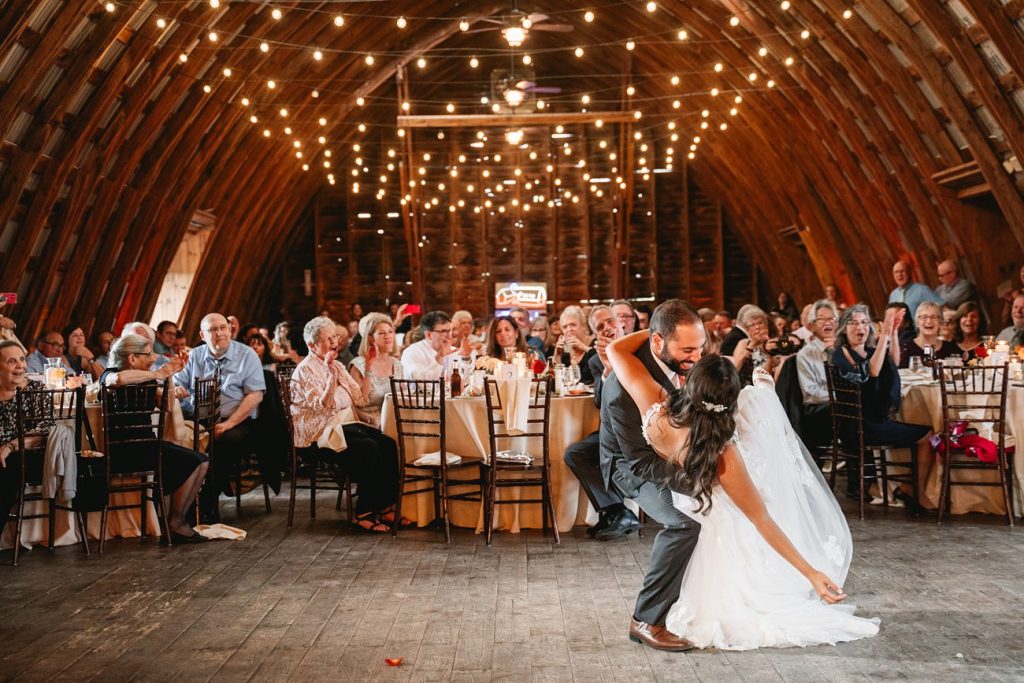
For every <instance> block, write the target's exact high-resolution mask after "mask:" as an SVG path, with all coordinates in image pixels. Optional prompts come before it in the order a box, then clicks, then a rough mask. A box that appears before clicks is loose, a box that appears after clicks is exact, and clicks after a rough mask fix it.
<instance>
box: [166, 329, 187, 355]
mask: <svg viewBox="0 0 1024 683" xmlns="http://www.w3.org/2000/svg"><path fill="white" fill-rule="evenodd" d="M191 350H192V349H190V348H189V346H188V337H186V336H185V333H184V332H182V331H181V330H178V333H177V334H176V335H174V346H173V347H172V348H171V355H172V356H182V357H184V356H186V355H188V352H189V351H191Z"/></svg>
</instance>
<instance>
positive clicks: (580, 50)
mask: <svg viewBox="0 0 1024 683" xmlns="http://www.w3.org/2000/svg"><path fill="white" fill-rule="evenodd" d="M573 54H574V55H576V56H577V57H582V56H583V48H582V47H578V48H576V49H575V50H573Z"/></svg>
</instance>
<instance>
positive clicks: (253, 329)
mask: <svg viewBox="0 0 1024 683" xmlns="http://www.w3.org/2000/svg"><path fill="white" fill-rule="evenodd" d="M257 334H260V326H259V325H257V324H256V323H246V324H244V325H242V326H241V327H240V328H238V336H237V337H235V341H240V342H242V343H243V344H245V345H248V344H249V339H250V338H252V337H253V336H254V335H257ZM157 336H159V332H158V333H157Z"/></svg>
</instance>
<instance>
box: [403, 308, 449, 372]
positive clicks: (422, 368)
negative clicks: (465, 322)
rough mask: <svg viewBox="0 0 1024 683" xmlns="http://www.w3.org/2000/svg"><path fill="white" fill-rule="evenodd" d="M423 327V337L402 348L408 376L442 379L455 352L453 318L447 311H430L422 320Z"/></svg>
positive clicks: (404, 366) (421, 327) (404, 368)
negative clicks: (452, 347)
mask: <svg viewBox="0 0 1024 683" xmlns="http://www.w3.org/2000/svg"><path fill="white" fill-rule="evenodd" d="M420 331H421V332H422V333H423V337H424V338H423V339H422V340H420V341H417V342H415V343H413V344H411V345H409V346H406V348H405V351H403V352H402V369H403V371H404V373H405V376H406V378H407V379H419V380H438V379H441V378H442V377H444V373H445V369H446V365H447V363H448V359H449V356H451V355H452V351H451V338H452V320H451V318H449V317H448V314H447V313H445V312H444V311H431V312H430V313H427V314H426V315H425V316H423V318H422V319H421V320H420ZM410 334H411V331H410ZM407 336H408V335H407Z"/></svg>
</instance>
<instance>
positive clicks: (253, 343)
mask: <svg viewBox="0 0 1024 683" xmlns="http://www.w3.org/2000/svg"><path fill="white" fill-rule="evenodd" d="M245 345H246V346H248V347H249V348H250V349H252V350H253V351H255V352H256V356H257V357H258V358H259V359H260V365H262V366H263V369H264V370H270V371H271V372H276V371H277V363H276V362H275V361H274V357H273V356H271V355H270V342H269V341H267V339H266V338H265V337H264V336H263V335H262V334H260V333H259V330H257V331H256V334H250V335H249V337H248V338H247V339H245Z"/></svg>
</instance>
